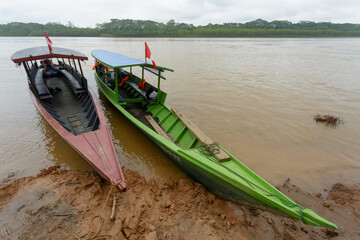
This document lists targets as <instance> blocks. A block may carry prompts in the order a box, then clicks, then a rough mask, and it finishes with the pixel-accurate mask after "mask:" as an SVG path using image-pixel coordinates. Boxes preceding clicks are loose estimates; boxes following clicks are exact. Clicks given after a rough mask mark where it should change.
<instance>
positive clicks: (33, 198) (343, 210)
mask: <svg viewBox="0 0 360 240" xmlns="http://www.w3.org/2000/svg"><path fill="white" fill-rule="evenodd" d="M15 177H16V175H15V176H13V175H12V174H10V175H9V176H8V177H7V178H5V179H2V180H1V182H0V239H71V238H74V237H81V236H84V235H86V234H87V233H88V231H89V225H90V223H91V220H92V219H93V217H94V216H96V215H97V214H98V213H99V212H100V211H101V209H102V206H103V203H104V201H105V199H106V197H107V195H108V192H109V190H110V188H111V186H110V184H109V183H108V182H106V181H104V180H102V179H101V178H100V177H99V176H98V175H96V174H94V173H91V172H85V171H80V170H65V169H61V168H60V167H50V168H48V169H45V170H42V171H41V173H40V174H38V175H37V176H35V177H25V178H20V179H14V178H15ZM125 177H126V179H127V186H128V189H127V191H126V192H120V191H119V190H118V189H115V190H114V191H113V194H112V195H115V196H116V199H117V205H116V211H115V219H114V221H111V220H110V215H111V209H112V201H113V200H112V196H111V197H110V200H109V201H108V202H107V204H106V205H105V208H104V209H105V210H104V212H103V217H104V224H103V226H102V229H101V232H100V234H107V235H111V236H112V239H148V240H152V239H214V240H215V239H359V238H360V228H359V226H360V184H356V185H352V186H345V185H343V184H340V183H338V184H335V185H333V186H332V188H331V189H330V190H328V191H324V192H323V194H321V193H318V194H309V193H307V192H305V191H303V190H301V189H300V188H298V187H296V186H294V185H292V184H291V182H290V181H287V182H285V183H284V184H283V185H282V186H279V187H278V188H279V189H280V190H281V191H282V192H284V193H285V194H286V195H288V196H289V197H290V198H292V199H293V200H295V201H297V202H298V203H299V204H301V205H303V206H305V207H308V208H310V209H312V210H314V211H315V212H316V213H318V214H319V215H321V216H322V217H324V218H326V219H328V220H330V221H332V222H334V223H336V224H337V225H338V227H339V230H331V229H326V228H320V227H313V226H308V225H305V224H303V223H302V222H301V221H298V220H295V219H292V218H289V217H287V216H284V215H282V214H278V213H274V212H269V211H265V210H263V209H260V208H258V207H257V206H255V205H251V204H233V203H230V202H227V201H224V200H222V199H220V198H218V197H216V196H215V195H213V194H211V193H210V192H208V191H207V190H206V189H205V188H204V187H203V186H202V185H201V184H199V183H196V182H193V181H192V180H190V179H188V178H183V179H180V180H178V181H176V182H174V181H172V180H168V181H167V182H165V183H164V184H162V185H161V186H158V184H157V183H156V182H155V181H154V180H153V179H150V180H149V181H147V180H146V179H145V178H144V177H143V176H141V175H140V174H139V173H137V172H135V171H131V170H127V171H126V172H125ZM324 193H325V194H324Z"/></svg>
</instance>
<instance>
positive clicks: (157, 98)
mask: <svg viewBox="0 0 360 240" xmlns="http://www.w3.org/2000/svg"><path fill="white" fill-rule="evenodd" d="M160 74H161V70H160V69H159V74H158V94H157V96H156V103H157V104H159V102H160V93H161V90H160Z"/></svg>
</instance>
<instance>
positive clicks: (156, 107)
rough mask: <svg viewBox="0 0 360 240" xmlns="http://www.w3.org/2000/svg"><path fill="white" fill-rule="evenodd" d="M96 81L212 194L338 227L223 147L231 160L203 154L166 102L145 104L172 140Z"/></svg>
mask: <svg viewBox="0 0 360 240" xmlns="http://www.w3.org/2000/svg"><path fill="white" fill-rule="evenodd" d="M95 80H96V83H97V85H98V87H99V89H100V91H101V92H102V93H103V94H104V95H105V97H106V98H107V99H108V100H109V101H110V102H111V103H112V104H113V105H114V106H115V107H116V108H117V109H118V110H119V111H120V112H121V113H122V114H123V115H124V116H125V117H127V118H128V119H129V120H130V121H131V122H132V123H133V124H134V125H135V126H136V127H137V128H138V129H140V130H141V131H142V132H143V133H144V134H145V135H146V136H147V137H148V138H149V139H151V140H152V141H153V142H154V143H155V144H156V145H157V146H158V147H159V148H160V149H162V151H163V152H164V153H165V154H166V155H167V156H168V157H169V158H170V159H171V160H172V161H173V162H174V163H175V164H176V165H177V166H179V168H181V169H182V171H184V172H185V173H186V174H188V175H189V176H190V177H192V178H193V179H195V180H197V181H199V182H201V183H202V184H203V185H204V186H205V187H206V188H208V189H209V190H210V191H211V192H213V193H214V194H216V195H219V196H220V197H222V198H225V199H227V200H230V201H233V202H242V201H247V202H250V203H255V204H260V205H266V206H270V207H272V208H275V209H279V210H281V211H283V212H285V213H287V214H289V215H290V216H292V217H294V218H296V219H299V220H302V221H303V222H304V223H306V224H309V225H315V226H324V227H328V228H334V229H337V226H336V225H335V224H333V223H331V222H329V221H327V220H326V219H323V218H322V217H320V216H318V215H317V214H316V213H314V212H313V211H312V210H310V209H307V208H304V207H301V206H299V205H297V204H296V203H295V202H294V201H292V200H291V199H290V198H288V197H287V196H285V195H284V194H283V193H281V192H280V191H279V190H277V189H276V188H275V187H273V186H272V185H271V184H269V183H268V182H266V181H265V180H264V179H262V178H261V177H259V176H258V175H257V174H255V173H254V172H252V171H251V170H250V169H249V168H247V167H246V166H245V165H244V164H242V163H241V162H240V161H239V160H238V159H236V158H235V157H234V156H232V155H231V154H230V153H228V152H227V151H226V150H225V149H223V148H222V149H223V150H224V151H225V152H226V153H227V154H229V156H230V157H231V160H230V161H226V162H222V163H220V162H219V161H217V160H216V159H215V158H214V157H208V156H205V155H203V154H202V153H201V152H200V151H199V149H198V147H199V146H200V144H201V142H199V141H198V140H197V139H196V137H195V136H194V135H192V133H191V132H190V131H189V130H188V129H187V128H186V127H185V125H184V124H182V122H181V121H180V120H179V119H178V118H177V117H176V116H175V114H173V113H172V111H171V108H170V107H168V106H167V105H166V104H161V103H154V104H150V103H149V104H147V106H146V107H147V112H148V113H149V114H152V116H153V117H154V118H158V120H159V124H161V125H162V126H163V128H164V129H165V132H166V133H168V134H169V135H170V136H172V137H173V139H174V142H172V141H169V140H167V139H165V138H164V137H162V136H160V135H159V134H158V133H156V132H155V131H153V130H152V129H151V128H150V127H148V126H146V125H145V124H144V123H143V122H141V121H139V120H138V119H137V118H135V117H134V116H133V115H131V114H130V113H129V112H128V111H127V110H126V109H125V107H124V104H123V103H118V97H117V96H115V94H114V92H113V91H111V90H110V89H109V88H108V87H107V86H106V85H105V84H104V82H103V81H102V80H101V79H100V78H99V77H98V75H97V73H96V72H95ZM220 147H221V146H220Z"/></svg>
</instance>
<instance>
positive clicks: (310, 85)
mask: <svg viewBox="0 0 360 240" xmlns="http://www.w3.org/2000/svg"><path fill="white" fill-rule="evenodd" d="M51 39H52V41H53V43H54V46H57V47H64V48H72V49H76V50H78V51H80V52H82V53H84V54H86V55H87V56H88V57H89V60H88V61H87V62H86V64H85V65H83V69H84V74H85V76H86V77H87V79H88V81H89V86H90V87H91V88H92V89H93V91H94V92H95V93H96V94H97V96H98V97H99V98H100V102H101V104H102V107H103V110H104V112H105V115H106V117H107V119H108V122H109V125H110V128H111V131H112V135H113V139H114V144H115V149H116V151H117V154H118V157H119V159H120V163H121V165H122V166H124V167H125V168H127V169H132V170H137V171H138V172H139V173H140V174H142V175H144V176H145V177H146V178H151V177H153V178H155V179H157V180H158V181H160V182H161V181H164V180H165V179H167V178H172V179H178V178H180V177H182V176H184V175H183V173H181V172H180V170H179V169H178V168H177V167H176V166H175V165H173V164H172V163H171V162H170V160H169V159H168V158H167V157H166V156H165V155H164V154H163V153H162V152H161V151H160V150H159V149H158V148H157V147H156V146H155V145H154V144H153V143H152V142H150V141H149V140H148V139H147V138H146V137H145V135H143V134H142V133H141V132H140V131H139V130H137V129H136V128H135V127H134V126H132V125H131V123H130V122H129V121H128V120H127V119H126V118H125V117H123V116H122V115H121V114H120V112H118V111H116V110H115V109H114V108H113V107H112V106H111V104H110V103H108V102H107V100H106V99H105V97H104V96H102V95H101V93H99V91H98V89H97V86H96V84H95V80H94V77H93V73H92V70H91V68H92V65H93V63H94V60H93V58H92V57H91V51H92V50H93V49H106V50H110V51H114V52H118V53H121V54H124V55H128V56H132V57H135V58H138V59H143V58H144V41H146V42H147V43H148V44H149V47H150V48H151V50H152V53H153V56H154V59H155V61H156V63H157V64H158V65H162V66H166V67H169V68H172V69H174V70H175V71H174V72H173V73H167V74H166V76H165V77H167V80H165V81H163V82H162V89H163V90H165V91H166V92H167V93H168V97H167V104H168V105H170V106H174V107H177V108H178V109H180V110H181V111H182V112H183V113H184V114H185V115H186V116H187V117H188V118H190V119H191V120H192V121H193V122H194V123H196V124H197V125H198V126H199V128H200V129H202V130H203V131H204V132H206V133H207V134H208V135H209V136H210V137H211V138H212V139H213V140H215V141H217V142H219V143H221V144H222V145H223V146H224V147H225V148H226V149H228V150H229V151H230V152H231V153H232V154H233V155H234V156H236V157H237V158H238V159H239V160H240V161H242V162H243V163H244V164H245V165H247V166H248V167H249V168H251V169H252V170H253V171H255V172H256V173H258V174H259V175H260V176H262V177H263V178H264V179H266V180H267V181H269V182H270V183H272V184H275V185H276V184H281V183H282V182H283V181H284V180H285V179H288V178H290V179H291V181H292V183H294V184H296V185H298V186H299V187H302V188H304V189H305V190H307V191H312V192H315V191H319V190H321V189H324V188H328V187H330V186H331V185H332V184H334V183H336V182H342V183H358V182H360V39H358V38H329V39H317V38H301V39H290V38H289V39H287V38H283V39H252V38H245V39H226V38H224V39H206V38H204V39H156V38H155V39H154V38H150V39H142V38H61V37H52V38H51ZM45 44H46V42H45V39H44V38H41V37H19V38H15V37H14V38H13V37H5V38H0V178H4V177H7V176H8V175H9V174H16V176H18V177H22V176H28V175H33V174H36V173H38V172H39V170H40V169H42V168H45V167H48V166H51V165H54V164H60V165H63V166H65V167H67V168H72V169H89V170H90V167H89V166H88V165H87V163H86V162H85V161H84V160H82V158H81V157H80V156H79V155H78V154H77V153H76V152H75V151H74V150H73V149H72V148H71V147H70V146H68V145H67V144H66V142H65V141H64V140H63V139H62V138H61V137H60V136H59V135H58V134H57V133H56V132H55V131H54V130H53V129H52V128H51V127H50V125H49V124H48V123H47V122H46V121H45V120H44V118H43V117H42V116H41V114H40V113H39V112H38V111H37V110H36V108H35V106H34V105H33V103H32V101H31V99H30V96H29V93H28V87H27V82H26V74H25V72H24V70H23V69H20V68H17V67H15V64H13V63H12V62H11V61H10V56H11V55H12V54H13V53H14V52H15V51H17V50H20V49H23V48H27V47H33V46H41V45H45ZM317 113H324V114H325V113H326V114H333V115H335V116H340V117H341V118H342V119H343V121H344V123H343V124H341V125H340V126H338V127H337V128H331V127H326V126H324V125H321V124H316V123H315V122H314V120H313V116H314V115H315V114H317Z"/></svg>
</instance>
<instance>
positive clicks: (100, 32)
mask: <svg viewBox="0 0 360 240" xmlns="http://www.w3.org/2000/svg"><path fill="white" fill-rule="evenodd" d="M44 31H45V32H46V33H47V34H48V35H50V36H89V37H95V36H101V37H112V36H113V37H360V24H350V23H344V24H338V23H330V22H319V23H315V22H311V21H301V22H299V23H292V22H289V21H284V20H281V21H280V20H275V21H271V22H267V21H265V20H262V19H256V20H254V21H250V22H247V23H224V24H211V23H209V24H208V25H206V26H197V27H195V26H194V25H193V24H187V23H177V22H175V20H173V19H171V20H170V21H168V22H167V23H166V24H164V23H159V22H155V21H150V20H133V19H111V20H110V22H105V23H100V24H96V27H95V28H80V27H75V26H74V24H73V23H72V22H68V23H67V24H66V25H63V24H61V23H58V22H49V23H47V24H39V23H20V22H12V23H8V24H0V36H43V33H44Z"/></svg>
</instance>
